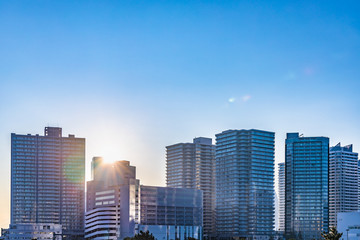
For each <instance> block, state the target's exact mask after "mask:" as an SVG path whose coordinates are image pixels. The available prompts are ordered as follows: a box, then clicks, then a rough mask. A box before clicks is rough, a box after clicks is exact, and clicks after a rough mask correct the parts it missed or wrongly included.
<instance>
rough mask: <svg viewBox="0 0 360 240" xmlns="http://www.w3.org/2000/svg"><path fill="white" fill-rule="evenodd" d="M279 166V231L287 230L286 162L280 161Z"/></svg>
mask: <svg viewBox="0 0 360 240" xmlns="http://www.w3.org/2000/svg"><path fill="white" fill-rule="evenodd" d="M278 167H279V168H278V169H279V172H278V173H279V176H278V180H279V185H278V195H279V231H280V232H285V163H284V162H282V163H279V164H278Z"/></svg>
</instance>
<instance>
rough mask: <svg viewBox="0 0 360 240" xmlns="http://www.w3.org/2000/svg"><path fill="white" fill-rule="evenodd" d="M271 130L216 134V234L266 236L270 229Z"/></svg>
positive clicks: (251, 237)
mask: <svg viewBox="0 0 360 240" xmlns="http://www.w3.org/2000/svg"><path fill="white" fill-rule="evenodd" d="M274 139H275V133H273V132H267V131H260V130H255V129H251V130H228V131H224V132H222V133H219V134H217V135H216V214H217V218H216V228H217V234H218V236H219V237H220V238H229V237H240V238H242V237H245V238H248V239H255V238H256V239H268V238H269V236H270V235H272V234H273V231H274V214H275V213H274Z"/></svg>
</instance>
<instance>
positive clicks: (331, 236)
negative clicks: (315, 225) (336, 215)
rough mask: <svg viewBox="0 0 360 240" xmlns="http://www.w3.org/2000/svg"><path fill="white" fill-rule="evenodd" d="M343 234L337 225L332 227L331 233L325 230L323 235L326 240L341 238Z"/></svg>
mask: <svg viewBox="0 0 360 240" xmlns="http://www.w3.org/2000/svg"><path fill="white" fill-rule="evenodd" d="M342 235H343V234H342V233H339V232H338V231H337V229H336V227H330V231H329V233H325V232H323V233H322V234H321V236H322V237H323V238H324V239H325V240H339V239H340V238H341V236H342Z"/></svg>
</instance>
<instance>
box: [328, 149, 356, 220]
mask: <svg viewBox="0 0 360 240" xmlns="http://www.w3.org/2000/svg"><path fill="white" fill-rule="evenodd" d="M352 148H353V147H352V145H347V146H344V147H342V146H341V145H340V143H338V144H337V145H336V146H334V147H331V148H330V158H329V221H330V226H335V227H336V226H337V213H339V212H353V211H357V210H358V198H359V197H358V194H359V193H358V191H359V190H358V154H357V153H355V152H353V150H352Z"/></svg>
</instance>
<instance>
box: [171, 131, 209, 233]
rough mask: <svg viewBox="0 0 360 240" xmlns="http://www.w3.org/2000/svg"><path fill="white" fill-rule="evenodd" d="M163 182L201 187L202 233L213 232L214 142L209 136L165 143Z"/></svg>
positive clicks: (188, 186)
mask: <svg viewBox="0 0 360 240" xmlns="http://www.w3.org/2000/svg"><path fill="white" fill-rule="evenodd" d="M166 185H167V186H168V187H176V188H193V189H200V190H202V191H203V194H204V195H203V201H204V202H203V208H204V209H203V210H204V211H203V213H204V214H203V224H204V236H205V237H209V236H211V235H213V234H214V233H215V146H214V145H213V144H212V139H211V138H204V137H199V138H195V139H194V140H193V143H178V144H174V145H171V146H167V147H166Z"/></svg>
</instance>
